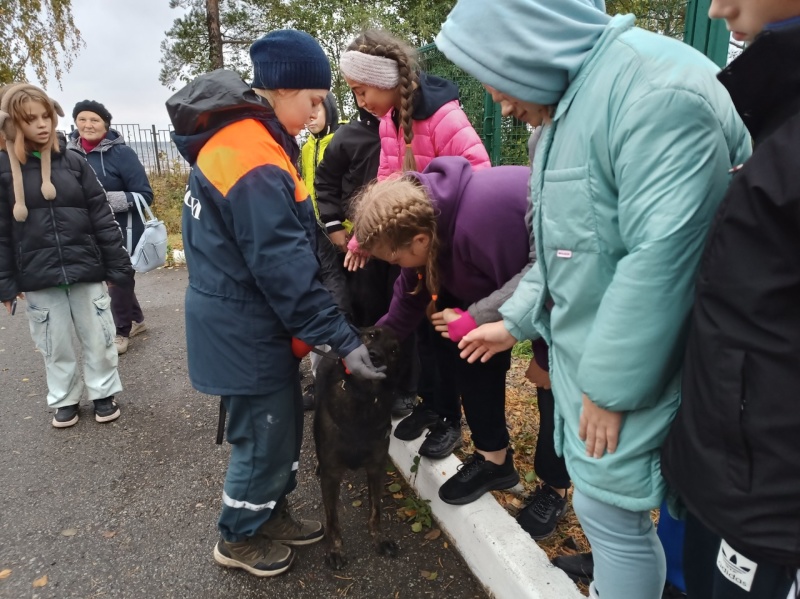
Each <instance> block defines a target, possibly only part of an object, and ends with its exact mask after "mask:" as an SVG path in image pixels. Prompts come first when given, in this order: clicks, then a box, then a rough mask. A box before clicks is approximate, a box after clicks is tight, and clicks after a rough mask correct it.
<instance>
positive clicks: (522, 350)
mask: <svg viewBox="0 0 800 599" xmlns="http://www.w3.org/2000/svg"><path fill="white" fill-rule="evenodd" d="M511 355H512V356H513V357H514V358H528V359H530V358H532V357H533V349H532V348H531V342H530V339H526V340H525V341H520V342H519V343H517V344H516V345H515V346H514V347H512V348H511Z"/></svg>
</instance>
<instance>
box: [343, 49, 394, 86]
mask: <svg viewBox="0 0 800 599" xmlns="http://www.w3.org/2000/svg"><path fill="white" fill-rule="evenodd" d="M339 68H340V69H341V71H342V73H343V74H344V76H345V77H347V78H348V79H352V80H353V81H358V82H359V83H363V84H364V85H369V86H370V87H377V88H378V89H394V88H395V87H397V86H398V84H399V83H400V67H399V66H398V65H397V61H396V60H394V59H392V58H386V57H385V56H373V55H372V54H365V53H364V52H358V51H357V50H348V51H347V52H345V53H344V54H342V58H341V60H340V61H339Z"/></svg>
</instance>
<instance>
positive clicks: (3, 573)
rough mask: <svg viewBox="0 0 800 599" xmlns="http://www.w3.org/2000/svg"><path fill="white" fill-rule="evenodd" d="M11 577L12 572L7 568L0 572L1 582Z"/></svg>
mask: <svg viewBox="0 0 800 599" xmlns="http://www.w3.org/2000/svg"><path fill="white" fill-rule="evenodd" d="M9 576H11V570H9V569H8V568H6V569H5V570H0V580H3V579H4V578H8V577H9Z"/></svg>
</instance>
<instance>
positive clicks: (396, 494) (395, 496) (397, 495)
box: [392, 493, 405, 499]
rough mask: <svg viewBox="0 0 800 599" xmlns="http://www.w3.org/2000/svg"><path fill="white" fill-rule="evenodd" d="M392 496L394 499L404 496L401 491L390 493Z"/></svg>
mask: <svg viewBox="0 0 800 599" xmlns="http://www.w3.org/2000/svg"><path fill="white" fill-rule="evenodd" d="M392 497H394V498H395V499H402V498H403V497H405V495H403V494H402V493H394V494H392Z"/></svg>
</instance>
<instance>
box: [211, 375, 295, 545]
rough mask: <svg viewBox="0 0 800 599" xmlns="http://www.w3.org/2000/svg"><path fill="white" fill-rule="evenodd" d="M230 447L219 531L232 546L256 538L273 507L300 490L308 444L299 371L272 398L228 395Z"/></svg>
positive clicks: (271, 395)
mask: <svg viewBox="0 0 800 599" xmlns="http://www.w3.org/2000/svg"><path fill="white" fill-rule="evenodd" d="M222 402H223V403H224V404H225V409H226V410H227V412H228V443H230V444H231V445H232V446H233V447H232V449H231V457H230V462H229V463H228V472H227V474H226V475H225V486H224V488H223V492H222V513H221V514H220V517H219V522H218V526H219V530H220V534H221V535H222V538H223V539H225V540H226V541H228V542H239V541H243V540H245V539H247V538H249V537H252V536H254V535H255V534H256V532H257V531H258V529H259V528H260V527H261V525H262V524H264V523H265V522H266V521H267V520H269V518H270V516H271V515H272V510H273V508H274V507H275V506H276V505H278V504H279V503H280V501H281V500H282V499H283V498H284V497H286V495H288V494H289V493H291V492H292V491H293V490H294V488H295V487H296V486H297V467H298V464H299V459H300V445H301V443H302V441H303V398H302V393H301V391H300V376H299V372H298V373H297V375H296V376H295V377H294V380H293V381H292V383H291V384H290V385H289V386H287V387H284V388H283V389H281V390H280V391H276V392H275V393H271V394H269V395H226V396H223V397H222Z"/></svg>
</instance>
